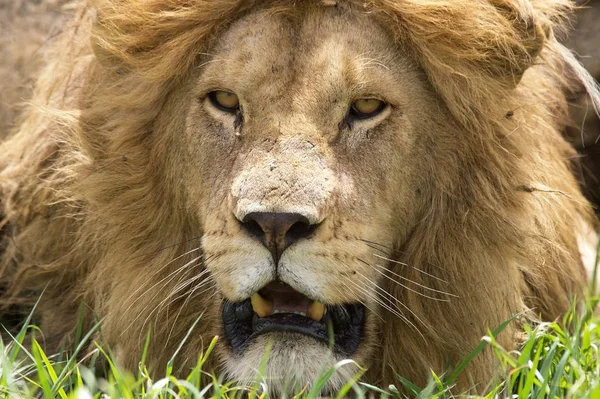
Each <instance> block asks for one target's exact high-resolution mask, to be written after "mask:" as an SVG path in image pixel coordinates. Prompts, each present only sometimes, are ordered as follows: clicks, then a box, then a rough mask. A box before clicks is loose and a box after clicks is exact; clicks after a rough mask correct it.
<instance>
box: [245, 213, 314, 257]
mask: <svg viewBox="0 0 600 399" xmlns="http://www.w3.org/2000/svg"><path fill="white" fill-rule="evenodd" d="M242 227H243V228H244V229H245V230H246V231H247V232H248V233H249V234H250V235H251V236H253V237H254V238H256V239H258V240H259V241H260V242H262V243H263V245H264V246H265V247H267V248H268V249H269V251H271V253H272V254H273V259H275V262H278V261H279V257H280V256H281V253H282V252H283V251H284V250H285V249H286V248H287V247H289V246H290V245H292V244H293V243H294V242H296V241H298V240H299V239H302V238H307V237H308V236H310V235H311V234H313V232H314V231H315V229H316V227H317V224H311V223H310V221H309V220H308V218H307V217H306V216H304V215H302V214H299V213H277V212H252V213H249V214H248V215H246V217H245V218H244V220H243V222H242Z"/></svg>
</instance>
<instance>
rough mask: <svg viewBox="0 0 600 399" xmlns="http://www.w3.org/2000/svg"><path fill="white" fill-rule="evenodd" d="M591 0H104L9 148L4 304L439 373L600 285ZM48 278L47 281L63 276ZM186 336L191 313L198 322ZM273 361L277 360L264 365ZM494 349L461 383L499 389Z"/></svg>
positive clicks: (113, 335) (286, 369)
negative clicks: (572, 24) (574, 137)
mask: <svg viewBox="0 0 600 399" xmlns="http://www.w3.org/2000/svg"><path fill="white" fill-rule="evenodd" d="M571 11H572V4H571V3H570V2H568V1H566V0H532V1H522V0H489V1H477V2H473V1H471V0H449V1H445V2H438V1H422V0H419V1H417V0H369V1H362V0H361V1H358V0H346V1H317V0H310V1H304V2H297V1H291V0H289V1H288V0H262V1H257V0H230V1H205V0H194V1H188V0H144V1H136V0H119V1H116V0H93V1H92V2H91V3H90V4H88V3H81V4H80V6H79V10H78V12H76V13H75V16H74V17H73V21H72V23H71V24H70V25H69V27H67V28H65V30H64V32H63V34H62V35H61V36H60V37H59V38H57V39H56V41H55V43H54V45H53V46H54V47H53V48H54V52H53V54H54V55H53V56H51V57H50V58H49V61H48V65H47V66H46V68H45V69H44V70H43V71H42V72H41V73H40V76H39V79H38V83H37V86H36V89H35V93H34V96H33V98H32V100H31V101H30V105H29V106H28V107H27V108H26V109H25V111H24V113H23V115H22V116H21V123H20V126H19V129H18V131H17V132H16V133H15V134H14V135H12V136H11V137H9V138H8V139H7V140H6V141H5V142H4V143H3V144H2V146H1V148H0V154H2V155H1V156H0V220H2V222H1V224H0V226H2V233H1V235H2V244H1V245H0V248H1V250H0V253H1V266H2V269H1V281H2V287H3V288H2V294H1V298H2V303H3V304H4V306H5V311H8V310H9V309H11V307H13V308H14V306H21V307H22V306H26V305H27V304H32V303H34V302H36V301H38V298H39V302H37V306H36V308H35V314H34V317H36V320H37V321H38V322H39V323H40V325H41V328H42V330H43V332H44V338H45V341H44V344H45V347H46V348H48V350H53V349H58V348H61V347H67V348H68V347H69V345H70V344H71V343H72V342H73V340H74V339H75V334H76V331H77V327H78V325H79V324H78V323H79V322H82V323H83V326H84V327H85V328H88V329H89V328H92V326H94V325H96V323H100V330H99V331H98V332H97V337H96V338H97V339H99V340H101V341H102V342H103V343H104V344H106V345H108V346H109V347H110V348H112V350H113V351H114V353H115V356H116V358H117V360H118V362H119V363H120V364H121V366H122V367H125V368H128V369H136V368H137V367H138V362H139V360H140V359H141V357H142V351H143V350H144V343H145V341H146V338H147V337H149V339H148V352H147V353H148V354H147V359H148V360H147V363H148V367H149V368H150V370H151V372H153V373H160V372H161V370H164V367H165V366H166V364H167V363H168V362H169V360H170V359H171V357H172V356H173V355H174V353H175V352H176V349H177V348H178V346H179V345H180V344H181V343H182V342H183V344H182V347H181V350H180V351H179V352H178V355H177V358H176V362H177V365H178V366H179V367H182V368H183V369H185V368H188V367H192V366H194V365H195V363H196V360H197V356H198V354H199V353H200V352H201V351H203V350H204V349H206V348H207V346H208V344H209V343H210V341H211V339H212V338H213V337H214V336H219V340H218V343H217V347H216V355H215V356H213V357H212V363H210V364H208V366H207V367H208V369H210V370H214V371H215V372H218V373H221V374H223V375H225V377H226V378H227V379H229V380H234V381H238V382H240V383H242V384H244V383H249V382H251V381H254V380H256V379H257V378H262V379H264V380H265V381H266V383H267V384H266V385H267V386H268V387H269V390H270V391H271V393H272V394H274V395H275V396H283V395H286V394H287V393H289V392H292V391H296V390H298V389H301V388H302V387H305V386H312V384H313V383H314V382H315V380H316V378H317V376H318V375H319V374H320V373H322V372H323V370H327V369H329V368H330V367H332V366H334V365H335V364H337V363H338V362H340V361H341V360H343V359H352V360H353V361H354V362H352V363H349V364H347V365H345V366H343V367H339V369H338V370H337V372H336V373H335V374H334V375H333V376H332V378H331V379H330V380H329V381H328V383H327V384H326V386H325V387H324V388H323V394H327V393H332V392H335V391H336V390H337V389H339V388H340V387H341V386H342V385H343V384H344V383H345V382H346V381H348V379H350V378H352V377H353V376H354V375H355V374H356V373H357V371H358V370H359V369H358V366H357V365H360V366H361V367H364V368H366V369H367V371H366V372H365V374H364V376H363V377H362V378H363V379H364V380H365V381H368V382H370V383H373V384H390V383H395V382H396V375H402V376H404V377H405V378H407V379H410V380H411V381H413V382H415V383H416V384H422V385H423V384H426V383H427V381H428V379H429V378H430V376H431V373H432V371H433V372H435V373H437V374H438V375H443V374H444V373H445V372H447V371H448V370H449V367H450V369H451V368H452V366H453V365H455V364H457V363H458V362H459V361H460V360H461V359H463V358H464V357H465V356H466V355H467V354H469V353H470V352H471V351H472V350H473V349H474V348H475V347H476V346H477V344H478V343H479V342H480V339H481V337H482V336H484V335H485V334H487V333H488V331H489V330H490V329H495V328H497V327H498V326H500V325H502V323H504V322H505V321H507V320H510V319H511V318H515V317H517V320H515V321H513V322H510V323H509V324H508V325H507V327H506V328H505V329H504V330H503V331H502V332H501V333H500V334H499V335H498V337H497V340H498V342H499V343H500V344H501V345H503V346H504V347H505V348H507V349H509V350H511V349H516V348H518V346H519V343H520V342H521V340H522V337H523V333H524V329H523V327H522V323H521V321H520V320H526V321H528V322H530V323H536V322H538V321H542V320H556V319H558V318H560V317H561V316H562V315H563V314H565V312H567V311H568V310H569V309H570V307H571V304H572V301H573V300H574V299H577V298H581V297H582V295H583V294H584V290H585V286H586V284H587V281H588V278H589V276H587V275H586V268H585V264H584V263H585V262H584V258H585V257H586V254H587V252H586V250H587V249H586V248H589V246H590V245H593V244H594V240H596V236H595V233H594V231H595V229H596V228H597V220H596V219H595V216H594V214H593V212H592V209H591V206H590V204H589V203H588V202H587V201H586V200H585V198H584V197H583V195H582V193H581V189H580V187H579V184H578V181H577V179H576V177H575V174H574V172H573V167H574V163H575V162H576V152H575V151H574V150H573V148H572V147H571V146H570V145H569V144H568V143H567V142H566V141H565V140H564V139H563V136H562V132H563V130H564V129H565V126H567V125H568V124H569V116H568V112H567V109H568V101H567V97H566V95H565V93H566V92H568V91H569V90H571V89H572V88H573V87H576V86H578V85H579V84H581V83H583V84H584V85H585V86H586V87H587V89H588V92H589V93H590V95H591V96H592V98H593V99H594V101H595V104H596V105H598V104H600V102H599V101H600V94H599V92H598V90H597V87H596V86H595V84H594V83H593V80H592V79H591V78H590V77H589V75H588V74H587V73H586V72H585V70H584V69H583V67H581V66H580V65H579V64H578V63H577V61H575V58H574V57H573V56H572V55H571V54H570V53H569V52H568V50H566V49H565V48H564V47H563V46H562V45H561V44H559V42H558V41H557V39H556V33H557V32H559V31H560V30H561V29H562V28H563V27H564V25H565V23H566V21H565V16H568V15H569V14H570V12H571ZM40 295H41V297H40ZM185 337H187V339H184V338H185ZM261 364H262V366H260V367H259V365H261ZM497 368H498V364H497V361H496V360H495V355H494V353H493V351H492V350H484V351H483V352H482V353H481V354H479V355H478V356H477V357H476V358H475V359H474V360H473V361H472V362H471V364H470V365H469V367H468V368H467V369H466V370H465V372H464V373H463V375H462V377H461V379H459V381H458V382H457V385H456V386H455V388H454V389H455V390H456V392H479V391H483V390H485V387H486V386H487V384H488V383H490V381H492V380H493V379H494V375H495V372H496V371H497Z"/></svg>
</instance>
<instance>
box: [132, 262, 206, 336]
mask: <svg viewBox="0 0 600 399" xmlns="http://www.w3.org/2000/svg"><path fill="white" fill-rule="evenodd" d="M203 256H204V255H200V256H198V257H196V258H194V259H192V260H191V261H189V262H187V263H186V264H184V265H183V266H181V267H180V268H178V269H177V270H176V271H174V272H172V273H170V274H169V275H168V276H166V277H164V278H163V279H161V280H160V281H159V282H158V283H156V284H154V285H153V286H152V287H151V288H149V289H148V290H146V291H145V292H144V294H143V295H142V296H144V295H146V293H148V292H150V290H151V289H152V288H154V287H156V286H157V285H158V284H160V283H161V282H163V281H165V280H166V279H167V278H168V280H166V283H169V282H171V281H173V279H174V278H175V277H177V274H179V273H181V272H183V271H185V270H186V269H187V268H188V266H189V265H192V264H193V263H194V262H196V261H198V260H199V259H200V258H202V257H203ZM169 276H171V277H170V278H169ZM159 294H160V291H159V292H157V293H155V294H154V295H153V296H152V298H150V300H149V301H148V304H147V305H146V306H144V308H143V309H141V310H140V312H139V313H138V315H137V316H136V317H135V319H133V320H132V321H131V322H130V323H129V326H127V328H125V329H124V330H123V331H122V332H121V335H122V334H124V333H125V332H126V331H127V330H128V329H129V328H130V327H131V326H132V325H133V324H134V323H135V322H136V321H137V320H138V319H139V318H140V317H141V316H142V314H143V313H144V311H145V310H146V308H147V307H148V305H149V304H151V303H152V301H153V300H154V299H155V298H156V297H157V296H158V295H159ZM142 296H139V297H138V298H136V302H137V300H139V299H140V298H141V297H142ZM132 305H133V304H131V305H130V306H129V308H131V306H132ZM129 308H128V309H129ZM125 313H126V312H125Z"/></svg>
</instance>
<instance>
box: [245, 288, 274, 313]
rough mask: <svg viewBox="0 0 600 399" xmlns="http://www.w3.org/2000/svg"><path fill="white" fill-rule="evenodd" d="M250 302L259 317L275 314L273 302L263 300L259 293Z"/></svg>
mask: <svg viewBox="0 0 600 399" xmlns="http://www.w3.org/2000/svg"><path fill="white" fill-rule="evenodd" d="M250 302H252V309H253V310H254V312H255V313H256V314H257V315H258V317H267V316H270V315H271V314H272V313H273V302H271V301H269V300H267V299H265V298H263V297H262V296H260V295H259V294H258V292H257V293H256V294H254V295H252V296H251V297H250Z"/></svg>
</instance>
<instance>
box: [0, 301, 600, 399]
mask: <svg viewBox="0 0 600 399" xmlns="http://www.w3.org/2000/svg"><path fill="white" fill-rule="evenodd" d="M597 302H598V298H592V299H590V300H588V301H587V302H586V304H587V306H586V307H585V308H584V309H581V310H579V311H574V310H573V311H571V312H570V313H569V314H568V315H567V316H565V318H564V320H563V321H562V323H560V324H558V323H543V324H541V325H538V326H536V327H535V328H532V327H530V326H528V325H525V326H524V327H525V329H526V331H528V333H529V338H528V339H527V340H526V342H525V344H524V346H523V347H522V349H521V350H520V351H519V352H512V353H510V352H507V351H506V350H504V349H503V348H502V347H500V346H499V345H498V344H497V342H496V340H495V339H494V335H496V333H498V332H499V331H500V330H502V328H503V326H500V327H499V328H498V329H497V330H496V331H494V332H491V331H490V332H489V334H488V335H487V336H485V337H483V339H482V340H481V343H480V345H479V346H478V347H477V348H475V349H474V351H473V353H472V354H471V355H470V356H468V357H467V358H466V359H465V360H464V361H463V363H461V364H460V365H459V366H458V367H457V368H456V369H455V370H454V371H453V372H452V373H449V374H448V375H446V376H436V375H432V376H431V382H430V384H429V385H428V386H426V387H424V388H423V389H420V388H418V387H416V386H414V385H413V384H412V383H411V382H410V381H407V380H405V379H403V378H402V377H401V376H398V381H397V383H396V384H395V385H393V386H386V387H374V386H370V385H367V384H364V383H360V382H356V381H349V382H348V384H347V385H346V386H345V387H344V388H343V390H342V391H341V392H340V393H339V395H338V397H343V396H344V394H345V393H347V392H353V394H354V395H355V396H356V397H389V398H403V397H417V398H445V397H452V396H451V394H450V389H451V387H452V384H453V381H455V379H456V377H458V375H459V374H460V372H461V371H462V369H463V368H464V366H466V364H467V363H468V361H469V360H470V359H471V358H472V357H474V356H476V355H477V353H479V352H480V351H481V350H482V349H483V348H484V347H485V346H487V345H490V346H491V347H492V348H493V350H494V351H495V352H496V354H497V356H498V358H499V359H500V362H501V364H502V368H501V372H500V379H499V382H498V384H497V385H495V386H492V387H490V389H489V393H488V394H487V395H486V396H485V397H488V398H495V397H499V398H593V399H596V398H598V399H600V359H599V346H600V317H598V316H594V315H593V312H592V308H593V307H595V305H596V303H597ZM561 325H562V326H564V327H561ZM36 336H38V337H39V336H41V332H40V331H39V329H38V328H37V327H35V326H33V325H31V324H29V320H28V323H27V325H26V326H25V327H23V328H22V329H21V331H20V332H19V334H18V335H16V336H14V337H10V339H5V340H4V342H2V343H1V347H0V350H1V353H2V355H1V358H0V363H1V367H0V397H5V398H44V399H49V398H61V399H69V398H78V399H83V398H112V399H115V398H157V399H161V398H202V397H206V398H237V397H240V396H241V393H242V392H244V391H246V392H248V391H249V392H250V394H249V397H250V398H261V397H263V398H266V397H267V396H266V394H261V393H260V392H262V390H261V384H260V382H257V383H256V385H255V386H253V387H250V388H244V387H239V386H236V385H235V384H233V383H226V382H223V381H222V380H220V378H219V377H218V376H215V375H210V374H208V373H206V372H205V371H203V365H204V363H205V361H206V360H207V359H208V357H209V356H212V354H211V352H212V349H213V348H214V345H215V344H216V342H217V338H215V339H214V340H213V341H212V343H211V345H210V346H209V347H208V349H207V350H206V351H205V352H204V353H203V354H201V355H200V356H199V358H198V363H197V366H196V367H195V368H194V369H193V370H192V371H191V373H189V374H188V375H176V374H175V373H174V371H173V370H174V364H173V362H170V363H169V365H168V367H167V369H166V370H165V373H164V377H163V378H161V379H158V380H153V379H151V378H150V377H149V376H148V373H147V370H146V368H145V367H144V364H145V358H142V359H141V360H140V367H139V370H138V372H137V373H131V372H126V371H123V370H122V369H119V367H118V366H117V365H116V363H115V361H114V358H113V357H112V356H111V355H110V353H107V351H105V350H104V349H103V348H102V347H100V346H99V345H98V344H96V348H97V350H96V351H93V354H92V355H91V356H88V357H87V358H85V359H83V360H75V359H76V357H71V358H67V359H65V358H62V357H61V355H60V354H58V355H53V356H50V355H48V354H46V353H44V351H43V350H42V348H41V346H40V345H39V343H38V341H37V340H36ZM91 336H92V334H91V333H89V334H88V335H87V336H83V337H81V340H80V341H81V343H80V344H79V345H78V346H77V348H75V350H74V351H72V353H74V354H75V355H76V354H77V353H78V352H80V351H81V350H82V348H83V347H84V346H85V345H84V343H85V342H86V341H87V342H89V339H90V337H91ZM25 343H27V345H25ZM99 358H101V359H104V360H105V364H107V365H108V366H107V367H108V369H107V370H106V371H105V373H104V374H105V376H106V378H98V377H97V376H96V374H95V373H94V368H93V367H92V365H94V364H98V360H99ZM342 365H343V363H340V364H338V365H337V367H341V366H342ZM332 372H333V370H330V371H329V372H327V373H325V374H324V375H323V376H322V377H321V378H320V379H319V380H318V381H317V382H316V384H315V386H314V388H313V389H312V390H309V389H306V390H304V391H303V392H300V393H299V394H298V396H297V397H298V398H316V397H318V393H319V387H320V386H323V385H324V384H325V382H326V381H327V378H328V377H329V375H331V373H332ZM203 377H204V378H203ZM207 377H208V378H210V381H212V382H210V383H208V384H207V383H206V378H207ZM201 381H204V384H203V383H202V382H201ZM400 387H402V390H403V391H404V392H405V394H400V393H399V390H398V388H400ZM406 392H408V394H406ZM403 395H407V396H403Z"/></svg>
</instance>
